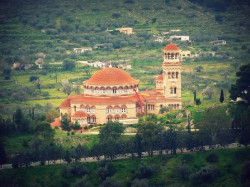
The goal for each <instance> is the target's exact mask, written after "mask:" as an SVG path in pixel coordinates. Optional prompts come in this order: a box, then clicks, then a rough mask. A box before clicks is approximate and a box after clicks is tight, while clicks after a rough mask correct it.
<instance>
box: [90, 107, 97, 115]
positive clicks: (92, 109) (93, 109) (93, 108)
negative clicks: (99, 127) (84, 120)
mask: <svg viewBox="0 0 250 187" xmlns="http://www.w3.org/2000/svg"><path fill="white" fill-rule="evenodd" d="M91 112H92V113H93V114H95V112H96V109H95V106H92V107H91Z"/></svg>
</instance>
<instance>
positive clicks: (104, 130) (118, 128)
mask: <svg viewBox="0 0 250 187" xmlns="http://www.w3.org/2000/svg"><path fill="white" fill-rule="evenodd" d="M123 131H124V127H123V125H122V124H121V123H119V122H108V123H107V124H106V125H104V126H103V127H101V129H100V133H99V139H100V141H101V142H103V141H106V140H108V139H109V138H111V139H113V140H117V139H119V138H120V137H121V134H122V133H123Z"/></svg>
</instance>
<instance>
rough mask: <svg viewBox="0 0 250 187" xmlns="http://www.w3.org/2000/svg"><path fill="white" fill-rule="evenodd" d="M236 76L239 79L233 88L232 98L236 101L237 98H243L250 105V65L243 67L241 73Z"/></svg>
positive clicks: (231, 91)
mask: <svg viewBox="0 0 250 187" xmlns="http://www.w3.org/2000/svg"><path fill="white" fill-rule="evenodd" d="M236 75H237V77H238V79H237V81H236V84H234V85H232V86H231V89H230V98H231V99H233V100H236V99H237V97H241V98H242V99H245V100H246V101H247V102H248V103H250V87H249V85H250V80H249V77H250V64H247V65H244V66H241V67H240V71H239V72H237V73H236Z"/></svg>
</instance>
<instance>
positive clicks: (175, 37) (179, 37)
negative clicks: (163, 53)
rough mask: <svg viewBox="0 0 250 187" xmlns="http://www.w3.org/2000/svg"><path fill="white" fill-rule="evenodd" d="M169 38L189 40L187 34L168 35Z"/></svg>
mask: <svg viewBox="0 0 250 187" xmlns="http://www.w3.org/2000/svg"><path fill="white" fill-rule="evenodd" d="M169 39H170V40H173V39H179V40H181V41H183V42H186V41H189V36H176V35H175V36H170V37H169Z"/></svg>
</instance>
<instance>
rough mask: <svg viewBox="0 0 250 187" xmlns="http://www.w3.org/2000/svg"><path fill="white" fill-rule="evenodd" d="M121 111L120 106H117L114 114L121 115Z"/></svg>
mask: <svg viewBox="0 0 250 187" xmlns="http://www.w3.org/2000/svg"><path fill="white" fill-rule="evenodd" d="M119 110H120V107H119V106H115V107H114V112H115V114H118V113H119Z"/></svg>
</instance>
